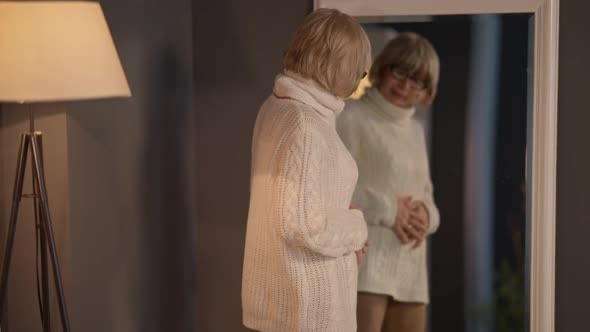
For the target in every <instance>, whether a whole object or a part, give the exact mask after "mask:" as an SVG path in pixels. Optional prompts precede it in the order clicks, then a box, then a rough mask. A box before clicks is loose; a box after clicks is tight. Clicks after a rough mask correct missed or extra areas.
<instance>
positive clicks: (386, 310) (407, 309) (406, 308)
mask: <svg viewBox="0 0 590 332" xmlns="http://www.w3.org/2000/svg"><path fill="white" fill-rule="evenodd" d="M357 324H358V332H425V331H426V304H424V303H410V302H398V301H396V300H394V299H393V298H392V297H391V296H387V295H378V294H370V293H358V301H357Z"/></svg>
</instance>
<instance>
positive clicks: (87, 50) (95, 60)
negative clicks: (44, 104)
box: [0, 1, 131, 102]
mask: <svg viewBox="0 0 590 332" xmlns="http://www.w3.org/2000/svg"><path fill="white" fill-rule="evenodd" d="M130 95H131V92H130V91H129V86H128V84H127V80H126V78H125V74H124V72H123V68H122V66H121V63H120V61H119V57H118V55H117V50H116V49H115V46H114V43H113V40H112V38H111V34H110V31H109V28H108V26H107V23H106V20H105V17H104V15H103V13H102V10H101V7H100V5H99V4H98V3H96V2H71V1H69V2H51V1H41V2H37V1H35V2H11V1H0V101H2V102H41V101H66V100H81V99H94V98H104V97H128V96H130Z"/></svg>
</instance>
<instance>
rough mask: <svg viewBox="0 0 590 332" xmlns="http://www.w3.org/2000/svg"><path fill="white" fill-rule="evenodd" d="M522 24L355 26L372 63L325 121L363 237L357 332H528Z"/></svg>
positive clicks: (406, 20) (504, 19) (523, 19)
mask: <svg viewBox="0 0 590 332" xmlns="http://www.w3.org/2000/svg"><path fill="white" fill-rule="evenodd" d="M530 18H531V15H530V14H505V15H473V16H432V17H424V16H421V17H415V18H414V19H412V17H403V18H399V17H397V18H396V17H389V18H380V19H374V18H373V19H371V20H366V19H365V20H364V22H365V23H364V24H363V25H364V28H365V30H366V32H367V34H368V35H369V39H370V40H371V44H372V49H373V59H374V62H373V66H372V68H371V70H370V72H369V75H368V76H367V77H366V78H365V79H363V81H362V82H361V84H360V86H359V89H358V90H357V91H356V92H355V93H354V94H353V95H351V96H350V98H349V99H348V100H347V105H346V108H345V110H344V111H343V112H342V113H341V115H340V116H339V118H338V120H337V128H338V132H339V134H340V136H341V138H342V140H343V142H344V143H345V145H346V146H347V148H348V149H349V151H350V152H351V154H352V155H353V157H354V158H355V160H356V162H357V165H358V168H359V181H358V184H357V188H356V190H355V194H354V197H353V204H354V205H355V206H356V207H357V208H359V209H361V210H362V211H363V212H364V215H365V219H366V221H367V224H368V226H369V243H370V245H369V250H368V252H367V256H366V258H365V259H364V260H363V263H362V265H361V266H360V268H359V296H358V303H357V311H358V325H359V331H409V332H411V331H425V330H429V331H525V330H528V324H529V322H528V317H529V315H528V313H527V311H528V304H527V303H526V300H525V299H527V298H528V296H527V295H528V290H527V289H528V269H527V266H528V264H527V263H526V259H525V257H526V256H527V255H526V252H527V251H528V249H527V246H528V242H527V241H526V240H525V239H526V238H527V234H526V229H527V227H526V220H527V217H526V216H527V214H528V212H527V209H526V196H527V193H526V190H525V188H527V186H526V184H525V178H526V177H525V174H526V169H525V168H526V145H527V110H528V109H531V108H532V105H531V104H530V102H528V100H527V96H528V94H527V92H528V89H530V88H531V87H530V86H529V84H528V82H530V81H531V77H529V73H532V71H527V68H532V63H529V61H528V59H529V40H530V38H531V36H529V21H530ZM360 19H361V20H362V18H360ZM439 73H440V75H439Z"/></svg>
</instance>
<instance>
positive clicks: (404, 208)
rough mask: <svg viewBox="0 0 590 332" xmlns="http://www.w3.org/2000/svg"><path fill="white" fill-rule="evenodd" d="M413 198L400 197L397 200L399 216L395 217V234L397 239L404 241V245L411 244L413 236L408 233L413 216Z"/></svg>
mask: <svg viewBox="0 0 590 332" xmlns="http://www.w3.org/2000/svg"><path fill="white" fill-rule="evenodd" d="M411 201H412V198H411V197H409V196H405V197H398V199H397V215H396V216H395V221H394V222H393V227H392V228H393V232H394V233H395V235H397V237H398V238H399V239H400V241H402V243H404V244H406V243H408V242H410V240H411V236H410V233H409V231H408V223H409V221H410V215H411V208H410V202H411Z"/></svg>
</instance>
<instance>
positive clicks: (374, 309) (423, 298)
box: [337, 33, 439, 332]
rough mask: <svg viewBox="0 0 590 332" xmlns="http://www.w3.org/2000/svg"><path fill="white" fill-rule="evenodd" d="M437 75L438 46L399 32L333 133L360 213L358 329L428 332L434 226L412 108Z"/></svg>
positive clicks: (423, 100)
mask: <svg viewBox="0 0 590 332" xmlns="http://www.w3.org/2000/svg"><path fill="white" fill-rule="evenodd" d="M438 76H439V59H438V55H437V54H436V51H435V50H434V48H433V47H432V45H431V44H430V42H428V41H427V40H426V39H424V38H423V37H421V36H419V35H417V34H415V33H400V34H399V35H398V36H397V37H396V38H395V39H394V40H392V41H390V42H389V43H388V44H387V46H386V47H385V48H384V49H383V50H382V51H381V53H380V54H379V56H378V57H377V58H376V60H375V62H374V63H373V65H372V67H371V70H370V73H369V79H370V81H371V83H372V86H373V87H372V88H369V89H368V90H367V91H366V93H365V94H364V95H363V97H362V98H361V99H360V100H351V101H350V102H348V103H347V105H346V108H345V110H344V112H342V114H341V115H340V116H339V118H338V122H337V128H338V132H339V134H340V136H341V138H342V140H343V141H344V143H345V144H346V146H347V148H348V149H349V151H350V152H351V154H352V155H353V157H354V158H355V160H356V162H357V165H358V169H359V180H358V184H357V187H356V190H355V193H354V197H353V204H354V206H355V207H356V208H359V209H360V210H362V211H363V212H364V215H365V219H366V222H367V224H368V229H369V243H370V245H371V247H370V250H369V251H368V252H367V255H366V257H365V259H364V261H363V263H362V264H361V266H360V273H359V285H358V291H359V293H358V304H357V315H358V324H359V331H360V332H373V331H375V332H377V331H379V332H380V331H396V332H398V331H403V332H414V331H416V332H418V331H420V332H424V331H425V330H426V304H427V303H428V300H429V297H428V280H427V275H428V272H427V268H426V252H427V251H426V238H427V237H428V236H429V235H431V234H432V233H434V232H435V231H436V229H437V228H438V225H439V213H438V209H437V207H436V205H435V203H434V200H433V196H432V183H431V180H430V171H429V166H428V155H427V149H426V144H425V137H424V131H423V128H422V127H421V125H420V124H419V123H418V121H417V120H416V119H414V117H413V116H414V112H415V109H416V107H417V106H428V105H430V104H431V103H432V101H433V99H434V97H435V95H436V88H437V83H438Z"/></svg>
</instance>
